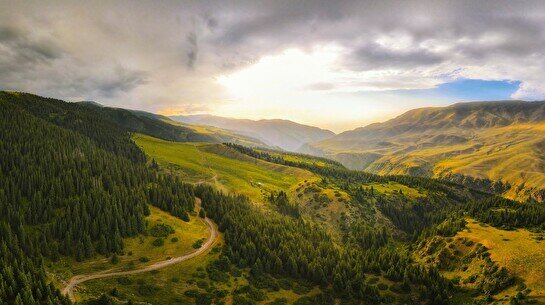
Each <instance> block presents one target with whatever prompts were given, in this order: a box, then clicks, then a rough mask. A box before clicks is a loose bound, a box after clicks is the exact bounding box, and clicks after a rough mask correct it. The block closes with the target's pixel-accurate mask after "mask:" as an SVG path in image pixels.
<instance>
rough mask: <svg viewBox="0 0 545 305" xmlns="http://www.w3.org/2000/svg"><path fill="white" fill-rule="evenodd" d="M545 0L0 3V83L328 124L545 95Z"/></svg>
mask: <svg viewBox="0 0 545 305" xmlns="http://www.w3.org/2000/svg"><path fill="white" fill-rule="evenodd" d="M544 53H545V1H500V0H498V1H482V0H481V1H461V0H457V1H454V0H453V1H425V0H424V1H384V0H382V1H361V0H359V1H356V0H351V1H342V0H341V1H302V0H300V1H294V0H287V1H284V0H274V1H273V0H271V1H228V0H223V1H189V0H187V1H184V0H179V1H6V0H0V89H2V90H16V91H25V92H30V93H35V94H39V95H44V96H48V97H55V98H60V99H63V100H67V101H80V100H93V101H96V102H99V103H102V104H104V105H109V106H115V107H124V108H131V109H141V110H146V111H151V112H156V113H161V114H166V115H175V114H176V115H177V114H202V113H209V114H214V115H220V116H228V117H235V118H250V119H263V118H282V119H289V120H293V121H296V122H299V123H304V124H310V125H315V126H319V127H323V128H328V129H331V130H333V131H335V132H340V131H343V130H348V129H353V128H356V127H360V126H364V125H367V124H369V123H372V122H376V121H384V120H386V119H389V118H392V117H394V116H396V115H398V114H401V113H402V112H404V111H406V110H409V109H412V108H418V107H428V106H445V105H449V104H452V103H456V102H461V101H476V100H509V99H521V100H540V99H545V81H544V80H545V54H544Z"/></svg>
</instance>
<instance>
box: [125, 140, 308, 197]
mask: <svg viewBox="0 0 545 305" xmlns="http://www.w3.org/2000/svg"><path fill="white" fill-rule="evenodd" d="M133 140H134V141H135V142H136V144H137V145H138V146H140V147H141V148H142V149H143V150H144V151H145V152H146V154H147V155H149V156H150V157H151V158H153V159H155V160H156V161H157V162H158V163H159V164H160V165H162V166H164V167H166V168H168V169H171V170H172V171H173V172H175V173H177V174H180V175H182V176H183V178H184V180H186V181H188V182H193V183H201V182H209V183H213V184H215V185H216V186H217V187H219V188H220V189H223V190H226V191H232V192H236V193H239V194H244V195H247V196H249V197H250V198H252V199H253V200H256V201H262V200H263V195H264V194H265V195H267V194H268V193H269V192H271V191H278V190H290V189H292V188H293V187H294V186H296V185H297V183H298V182H299V181H303V180H307V179H311V178H313V177H314V176H313V174H311V173H310V172H308V171H305V170H301V169H298V168H292V167H287V166H282V165H278V164H273V163H269V162H265V161H261V160H257V159H254V158H251V157H248V156H246V155H243V154H241V153H238V152H237V151H235V150H233V149H230V148H228V147H226V146H224V145H222V144H210V143H180V142H169V141H164V140H160V139H157V138H153V137H150V136H145V135H140V134H135V135H134V136H133ZM313 179H314V178H313Z"/></svg>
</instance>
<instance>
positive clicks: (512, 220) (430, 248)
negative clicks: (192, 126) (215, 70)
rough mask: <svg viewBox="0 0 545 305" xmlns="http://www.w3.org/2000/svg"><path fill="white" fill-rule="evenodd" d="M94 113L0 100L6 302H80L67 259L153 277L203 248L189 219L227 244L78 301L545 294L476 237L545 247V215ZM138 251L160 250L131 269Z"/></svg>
mask: <svg viewBox="0 0 545 305" xmlns="http://www.w3.org/2000/svg"><path fill="white" fill-rule="evenodd" d="M93 107H95V106H93ZM93 107H91V108H90V107H89V106H88V105H80V104H72V103H66V102H63V101H59V100H54V99H46V98H41V97H37V96H34V95H29V94H24V93H9V92H3V93H1V94H0V119H1V120H0V131H1V133H0V156H1V158H0V173H1V175H0V229H1V230H2V231H1V233H2V234H0V242H1V244H0V254H2V255H1V256H0V264H1V266H0V267H1V269H0V299H1V300H2V304H17V305H19V304H25V305H26V304H70V303H71V301H70V300H68V299H67V298H66V297H64V296H62V295H61V293H60V292H59V290H58V288H61V287H60V286H59V285H63V283H62V282H61V283H59V282H58V281H56V278H54V277H53V276H52V274H53V275H55V272H58V271H59V270H61V272H62V270H63V268H66V265H65V264H66V263H67V262H68V263H70V264H74V265H77V264H80V265H78V266H80V267H81V266H83V267H85V268H84V269H85V270H87V271H89V272H93V270H92V268H89V266H87V265H85V263H86V262H93V263H98V264H101V265H100V266H101V268H102V269H97V270H94V272H97V274H100V273H101V272H107V271H108V270H107V269H104V268H114V267H112V266H118V267H115V268H119V269H116V270H129V271H134V270H137V268H145V267H146V266H148V265H146V264H147V263H148V262H149V260H150V258H149V257H147V255H152V254H153V257H154V259H156V260H159V264H164V263H165V262H166V263H169V262H172V257H171V256H170V255H172V254H171V253H172V252H168V253H169V254H168V256H167V257H165V256H166V255H165V254H164V253H166V252H163V251H166V250H165V249H166V248H167V246H168V247H169V248H168V249H173V248H172V247H174V246H173V245H177V244H180V243H184V242H185V243H187V240H190V237H191V236H193V235H195V236H199V237H198V238H200V239H197V240H196V241H195V242H194V243H193V245H191V244H189V245H186V246H188V247H189V246H191V247H192V248H193V249H200V247H201V246H202V244H203V242H204V239H202V238H201V237H200V236H202V232H199V233H198V234H197V233H195V232H189V231H188V232H184V231H180V230H181V229H180V228H192V229H194V230H197V229H198V228H200V229H199V230H201V229H202V227H198V226H197V225H193V224H192V223H191V222H190V221H191V220H190V218H191V219H195V218H197V219H199V218H200V219H208V218H206V217H209V218H210V219H212V220H213V221H214V222H215V223H216V224H217V226H218V230H219V232H220V235H221V236H220V237H219V238H218V240H217V241H215V240H212V241H211V243H216V244H215V246H214V247H213V248H212V249H203V250H202V251H205V250H206V251H208V252H204V254H202V255H200V256H198V257H194V258H193V262H192V263H191V264H187V265H183V266H181V267H179V268H178V269H176V268H175V267H168V268H164V270H165V271H160V272H159V271H158V270H153V271H156V272H152V271H151V270H150V272H148V273H149V274H150V275H148V276H145V275H139V276H137V275H126V276H119V277H117V278H116V277H115V276H112V278H110V279H102V280H100V281H98V280H96V281H90V282H89V283H85V284H82V286H84V289H83V292H84V293H81V296H83V298H82V299H79V300H82V301H84V302H85V303H87V304H121V303H125V302H127V303H128V302H135V301H138V302H147V303H154V304H170V303H173V304H193V303H196V304H225V303H228V302H229V303H233V304H263V303H269V304H287V303H294V304H298V305H301V304H338V303H341V304H430V305H431V304H434V305H439V304H441V305H442V304H455V305H456V304H472V303H473V304H486V303H490V302H497V304H509V303H510V304H521V303H524V302H537V301H538V300H539V298H540V297H543V290H540V289H541V286H539V283H536V281H535V280H534V279H535V277H536V276H538V278H541V276H543V278H545V274H542V273H540V272H541V271H539V270H537V269H536V270H535V272H534V273H533V276H534V277H530V276H529V275H527V274H526V273H523V272H521V271H520V270H517V269H513V268H511V266H512V264H511V265H510V264H509V263H505V265H500V262H502V260H500V259H498V258H497V257H495V256H494V258H495V260H493V259H491V258H490V257H491V255H497V254H496V253H497V252H491V251H492V250H494V251H497V250H496V249H492V250H490V251H489V250H488V249H487V248H486V247H485V246H484V245H482V244H481V243H479V242H478V241H479V240H480V239H479V238H481V237H480V236H479V235H472V234H473V233H472V231H471V230H468V229H467V228H468V223H469V225H470V226H473V227H472V228H473V229H472V230H473V231H476V232H477V233H478V230H477V229H478V228H475V227H474V222H476V221H480V222H481V223H482V227H483V228H484V227H487V226H493V227H494V229H495V230H498V231H501V230H531V231H532V232H533V234H536V236H541V238H542V237H543V236H542V234H543V233H542V232H543V230H544V229H545V228H544V226H543V221H544V220H545V209H543V208H542V207H541V205H538V204H536V203H517V202H513V201H509V200H506V199H503V198H500V197H496V196H495V195H493V194H492V193H490V192H488V191H483V190H482V189H477V188H471V187H467V186H463V185H460V184H456V183H453V182H445V181H443V180H437V179H430V178H425V177H412V176H404V175H386V176H380V175H376V174H372V173H366V172H362V171H355V170H350V169H347V168H345V167H344V166H342V165H341V164H340V163H338V162H335V161H331V160H328V159H324V158H319V157H312V156H307V155H302V154H290V153H286V152H281V151H274V150H264V149H255V148H249V147H246V146H241V145H238V144H232V143H226V144H210V143H209V144H203V143H201V144H198V145H196V144H195V143H189V144H188V143H177V142H172V141H165V140H161V139H157V138H153V137H152V136H153V135H155V136H157V135H156V134H155V131H154V130H153V129H152V130H150V129H141V130H140V131H142V132H144V133H147V135H131V133H130V131H133V129H132V127H130V126H127V125H124V124H121V123H120V122H119V121H118V120H117V119H113V118H112V117H110V116H108V115H104V113H101V112H98V111H97V110H96V107H95V108H93ZM151 119H153V118H151ZM133 140H136V141H137V143H138V145H139V146H137V145H136V143H135V142H133ZM141 149H143V150H141ZM205 173H206V174H205ZM192 175H193V176H196V178H195V177H192ZM201 175H204V176H201ZM190 178H194V179H190ZM246 180H250V181H246ZM187 182H193V183H194V184H188V183H187ZM219 186H221V189H218V187H219ZM243 194H246V195H247V196H245V195H243ZM195 198H198V199H199V200H197V201H198V202H199V203H200V204H199V205H198V206H197V207H195V202H196V200H195ZM150 205H153V206H154V207H153V208H152V207H150ZM159 209H160V210H162V212H159ZM165 212H167V213H168V214H170V215H168V216H167V214H165ZM197 212H198V213H197ZM152 213H155V214H152ZM150 214H152V215H151V216H153V217H151V218H150ZM197 214H198V215H199V216H197ZM151 219H153V225H152V226H150V223H149V220H151ZM207 221H209V220H207ZM180 223H188V224H192V225H187V226H186V225H180ZM174 228H176V230H178V231H175V229H174ZM477 233H475V234H477ZM172 234H175V235H174V236H172ZM498 234H503V233H498ZM513 234H515V231H513ZM524 236H525V238H526V240H525V243H526V244H531V245H532V246H533V244H532V243H533V241H532V240H530V241H528V240H527V237H526V235H524ZM537 238H538V237H536V242H537V241H538V239H537ZM150 239H151V241H150V244H146V242H145V241H149V240H150ZM180 239H181V240H180ZM474 240H475V241H474ZM503 242H507V241H505V240H504V241H503ZM127 243H130V244H131V245H133V246H134V245H136V246H138V247H140V248H138V247H137V248H134V247H133V248H131V249H138V252H136V253H146V252H144V251H147V253H148V254H147V255H146V256H141V257H132V258H131V256H132V255H134V254H135V253H133V251H132V250H131V251H127V253H126V252H125V249H126V247H127ZM145 247H151V248H145ZM182 248H184V246H181V245H180V246H179V247H178V248H176V249H182ZM146 249H147V250H146ZM150 249H151V250H150ZM536 249H539V248H538V247H536ZM169 251H170V250H169ZM491 253H492V254H491ZM174 254H176V255H183V254H185V253H174ZM536 255H537V254H536ZM120 260H122V261H123V264H122V265H118V264H120ZM136 262H138V263H136ZM137 264H138V265H137ZM44 265H46V266H45V267H46V268H47V270H48V273H47V274H46V272H45V269H44ZM505 266H507V267H505ZM508 267H509V268H508ZM527 267H528V268H534V267H533V266H530V265H528V266H527ZM184 270H185V271H184ZM187 270H191V271H187ZM144 271H146V270H145V269H143V272H144ZM536 274H537V275H536ZM52 283H55V284H57V286H55V285H54V284H52ZM526 285H531V287H533V288H534V289H535V290H532V289H527V286H526ZM166 287H168V289H167V288H166ZM520 287H522V288H520ZM519 288H520V289H519ZM468 302H470V303H468Z"/></svg>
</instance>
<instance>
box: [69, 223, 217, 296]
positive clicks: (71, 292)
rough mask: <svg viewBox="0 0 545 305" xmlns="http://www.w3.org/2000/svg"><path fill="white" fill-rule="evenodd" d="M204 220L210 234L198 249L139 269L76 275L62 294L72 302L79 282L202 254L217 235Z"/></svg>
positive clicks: (171, 262)
mask: <svg viewBox="0 0 545 305" xmlns="http://www.w3.org/2000/svg"><path fill="white" fill-rule="evenodd" d="M204 221H205V222H206V224H207V226H208V228H209V229H210V236H209V237H208V240H207V241H206V242H205V243H204V244H203V245H202V246H201V247H200V248H199V249H197V250H195V251H193V252H190V253H187V254H184V255H181V256H176V257H173V258H171V259H167V260H164V261H160V262H157V263H154V264H151V265H147V266H144V267H142V268H140V269H135V270H128V271H114V272H110V271H108V270H106V271H101V272H97V273H93V274H80V275H76V276H74V277H72V278H71V279H70V280H69V281H68V283H67V284H66V286H65V287H64V289H63V290H62V293H63V294H64V295H67V296H68V297H69V298H70V300H72V302H74V301H75V297H74V288H75V287H76V286H77V285H78V284H81V283H84V282H87V281H90V280H95V279H101V278H107V277H116V276H123V275H131V274H138V273H143V272H148V271H152V270H157V269H161V268H165V267H168V266H171V265H174V264H177V263H180V262H183V261H186V260H189V259H192V258H194V257H196V256H199V255H201V254H203V253H204V252H206V250H208V249H209V248H210V247H211V246H212V244H213V243H214V241H215V240H216V238H217V236H218V232H217V231H216V228H215V227H214V224H213V223H212V221H211V220H210V219H208V218H205V219H204Z"/></svg>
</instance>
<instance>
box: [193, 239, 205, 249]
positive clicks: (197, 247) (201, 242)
mask: <svg viewBox="0 0 545 305" xmlns="http://www.w3.org/2000/svg"><path fill="white" fill-rule="evenodd" d="M203 243H204V240H202V239H199V240H197V241H196V242H194V243H193V246H192V247H193V248H194V249H199V248H200V247H202V244H203Z"/></svg>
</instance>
